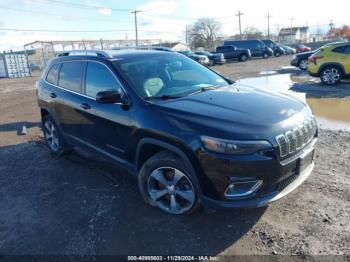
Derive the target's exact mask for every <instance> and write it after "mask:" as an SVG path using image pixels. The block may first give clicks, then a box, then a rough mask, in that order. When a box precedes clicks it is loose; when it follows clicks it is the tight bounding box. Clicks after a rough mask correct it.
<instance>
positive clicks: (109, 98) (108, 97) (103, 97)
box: [96, 90, 122, 104]
mask: <svg viewBox="0 0 350 262" xmlns="http://www.w3.org/2000/svg"><path fill="white" fill-rule="evenodd" d="M96 101H97V103H101V104H114V103H121V102H122V96H121V94H120V93H119V92H117V91H116V90H110V91H102V92H98V93H97V94H96Z"/></svg>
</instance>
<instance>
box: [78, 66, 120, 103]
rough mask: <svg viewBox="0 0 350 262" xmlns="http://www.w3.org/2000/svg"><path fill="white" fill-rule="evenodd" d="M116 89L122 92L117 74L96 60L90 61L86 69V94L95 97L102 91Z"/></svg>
mask: <svg viewBox="0 0 350 262" xmlns="http://www.w3.org/2000/svg"><path fill="white" fill-rule="evenodd" d="M110 90H116V91H118V92H119V93H120V92H121V87H120V84H119V83H118V81H117V80H116V78H115V76H114V75H113V74H112V72H110V71H109V70H108V68H107V67H106V66H104V65H103V64H100V63H96V62H88V63H87V69H86V82H85V94H86V95H87V96H89V97H92V98H95V97H96V94H97V93H98V92H101V91H110Z"/></svg>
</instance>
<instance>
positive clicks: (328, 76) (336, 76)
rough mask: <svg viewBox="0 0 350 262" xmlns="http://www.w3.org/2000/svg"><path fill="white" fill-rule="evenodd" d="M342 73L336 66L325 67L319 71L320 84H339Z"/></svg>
mask: <svg viewBox="0 0 350 262" xmlns="http://www.w3.org/2000/svg"><path fill="white" fill-rule="evenodd" d="M341 77H342V72H341V71H340V69H339V67H337V66H327V67H326V68H324V69H322V71H321V82H322V83H323V84H326V85H335V84H337V83H339V81H340V79H341Z"/></svg>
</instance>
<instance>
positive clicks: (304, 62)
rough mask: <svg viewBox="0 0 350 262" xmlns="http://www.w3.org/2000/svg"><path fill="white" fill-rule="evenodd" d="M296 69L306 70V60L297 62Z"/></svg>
mask: <svg viewBox="0 0 350 262" xmlns="http://www.w3.org/2000/svg"><path fill="white" fill-rule="evenodd" d="M298 67H299V68H300V70H303V71H305V70H307V60H306V59H303V60H301V61H300V62H299V65H298Z"/></svg>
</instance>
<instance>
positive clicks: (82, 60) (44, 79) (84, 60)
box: [42, 59, 128, 105]
mask: <svg viewBox="0 0 350 262" xmlns="http://www.w3.org/2000/svg"><path fill="white" fill-rule="evenodd" d="M71 62H94V63H99V64H101V65H103V66H104V67H106V68H107V69H108V70H109V72H110V73H111V74H112V75H113V77H114V78H115V80H117V82H118V84H119V85H120V88H121V89H122V90H123V91H124V93H125V95H127V94H128V93H127V92H126V90H125V88H124V86H123V85H122V83H121V82H120V80H119V79H118V78H117V77H116V76H115V74H114V73H113V71H112V70H111V69H110V68H109V67H108V66H106V65H105V64H104V63H102V62H100V61H96V60H91V59H81V60H71V61H61V62H55V63H52V64H51V67H52V66H53V65H55V64H63V63H71ZM51 67H50V69H51ZM61 67H62V66H61ZM49 71H50V70H48V71H47V73H46V74H45V77H44V78H42V80H43V81H44V82H45V83H46V84H49V85H52V86H54V87H57V88H60V89H62V90H64V91H68V92H71V93H73V94H76V95H80V96H82V97H85V98H89V99H91V100H94V101H96V98H93V97H91V96H87V95H85V94H82V93H78V92H75V91H72V90H69V89H66V88H64V87H61V86H58V85H55V84H52V83H50V82H47V81H46V77H47V74H48V73H49ZM60 72H61V70H60ZM58 80H59V76H58ZM57 84H58V83H57ZM114 104H116V105H121V104H122V103H121V102H119V103H114Z"/></svg>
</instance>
